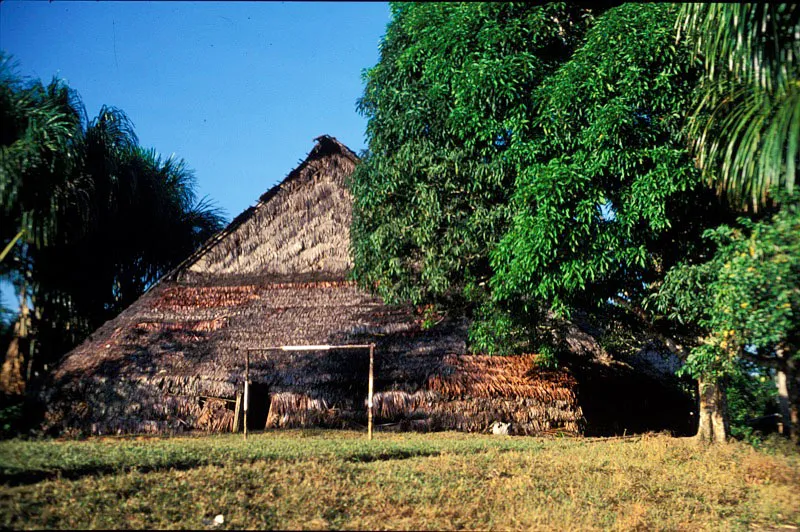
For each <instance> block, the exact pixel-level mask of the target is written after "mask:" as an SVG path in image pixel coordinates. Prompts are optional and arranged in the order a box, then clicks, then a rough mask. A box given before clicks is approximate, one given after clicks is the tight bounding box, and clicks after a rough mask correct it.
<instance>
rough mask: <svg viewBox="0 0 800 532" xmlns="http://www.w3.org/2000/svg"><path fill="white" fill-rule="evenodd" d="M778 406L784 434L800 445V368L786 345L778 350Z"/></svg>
mask: <svg viewBox="0 0 800 532" xmlns="http://www.w3.org/2000/svg"><path fill="white" fill-rule="evenodd" d="M776 352H777V355H778V369H777V386H778V406H779V408H780V412H781V417H782V418H783V433H784V434H788V435H789V437H790V438H791V440H792V441H793V442H794V443H796V444H800V371H798V370H799V369H800V368H798V367H797V366H798V364H797V361H796V360H793V359H792V353H791V352H789V350H788V349H787V348H786V346H785V345H782V346H780V347H779V348H778V349H777V350H776Z"/></svg>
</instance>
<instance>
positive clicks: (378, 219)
mask: <svg viewBox="0 0 800 532" xmlns="http://www.w3.org/2000/svg"><path fill="white" fill-rule="evenodd" d="M591 19H592V17H591V13H590V11H589V10H587V9H584V8H580V7H576V6H574V5H571V4H564V3H552V4H545V5H530V4H506V3H476V4H466V3H465V4H452V3H441V4H439V3H432V4H392V22H391V23H390V24H389V26H388V29H387V32H386V36H385V38H384V39H383V41H382V43H381V46H380V50H381V58H380V61H379V63H378V64H377V65H376V66H374V67H373V68H371V69H369V70H368V71H367V72H366V74H365V80H366V89H365V91H364V96H363V98H362V99H361V100H360V102H359V109H360V111H361V113H362V114H363V115H364V116H366V117H367V118H368V120H369V121H368V126H367V139H368V143H369V149H368V151H367V153H366V154H365V155H364V157H363V160H362V163H361V164H360V165H359V167H358V168H357V169H356V171H355V173H354V175H353V177H352V182H351V188H352V191H353V194H354V221H353V227H352V237H353V238H352V242H353V255H354V262H355V265H354V275H355V277H356V279H357V280H358V281H360V282H361V283H362V284H363V285H365V286H369V287H375V288H376V289H377V290H378V292H380V294H381V295H382V296H383V297H384V298H386V299H387V300H389V301H399V300H403V301H412V302H415V303H436V304H439V305H442V306H443V307H444V308H448V309H456V310H459V309H463V308H469V306H470V304H471V303H472V302H474V301H476V300H479V299H480V298H481V297H482V296H481V293H482V289H480V287H483V286H485V283H486V282H487V281H488V279H489V278H490V277H491V273H492V271H491V267H490V264H489V256H488V250H490V249H492V248H493V247H494V246H495V245H496V243H497V241H498V239H499V237H500V235H501V234H502V233H503V231H504V230H505V228H506V226H507V224H508V221H509V213H508V209H507V204H508V199H509V197H510V194H511V192H512V191H513V186H514V180H515V178H516V170H517V168H518V166H519V163H518V161H519V153H518V149H517V145H519V144H520V143H521V142H523V141H524V140H525V139H527V138H528V136H529V131H530V123H531V100H530V94H531V93H532V92H533V91H534V90H535V89H536V87H538V86H539V84H540V83H541V82H542V81H543V80H544V79H545V78H546V77H547V76H548V75H550V74H551V73H552V72H553V71H554V70H555V69H556V68H557V67H558V66H559V65H561V64H562V63H563V62H564V61H565V60H567V59H568V58H569V56H570V55H571V53H572V51H573V49H574V47H575V45H576V43H577V42H579V39H580V36H581V35H582V34H583V32H584V29H585V27H586V26H587V25H588V24H589V23H590V22H591Z"/></svg>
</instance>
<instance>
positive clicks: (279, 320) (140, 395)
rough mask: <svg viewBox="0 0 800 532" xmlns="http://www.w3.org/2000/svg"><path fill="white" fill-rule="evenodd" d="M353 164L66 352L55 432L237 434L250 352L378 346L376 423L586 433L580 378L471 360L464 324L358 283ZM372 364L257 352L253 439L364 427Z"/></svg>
mask: <svg viewBox="0 0 800 532" xmlns="http://www.w3.org/2000/svg"><path fill="white" fill-rule="evenodd" d="M357 162H358V158H357V157H356V155H355V154H354V153H353V152H352V151H350V150H349V149H348V148H347V147H346V146H344V145H342V144H341V143H339V142H338V141H337V140H336V139H334V138H332V137H329V136H321V137H319V138H317V139H316V145H315V146H314V148H313V149H312V150H311V152H310V153H309V155H308V157H307V158H306V159H305V160H304V161H302V162H301V163H300V165H299V166H298V167H297V168H296V169H294V170H293V171H292V172H291V173H290V174H289V175H288V176H287V177H286V178H285V179H284V180H283V181H282V182H281V183H280V184H278V185H276V186H275V187H273V188H272V189H270V190H269V191H267V192H266V193H265V194H263V195H262V196H261V198H260V199H259V201H258V203H257V204H256V205H255V206H253V207H250V208H249V209H247V210H246V211H244V212H243V213H242V214H240V215H239V216H237V217H236V218H235V219H234V220H233V221H232V222H231V223H230V224H229V225H228V226H227V227H226V228H225V229H224V230H223V231H221V232H220V233H219V234H217V235H215V236H214V237H212V238H211V239H210V240H209V241H208V242H207V243H206V244H205V245H204V246H203V247H202V248H201V249H199V250H198V251H197V252H195V253H194V254H193V255H191V256H190V257H188V258H187V259H186V260H185V261H184V262H183V263H182V264H180V265H179V266H178V267H177V268H176V269H175V270H173V271H172V272H171V273H170V274H168V275H166V276H165V277H164V278H162V279H161V280H160V281H159V282H158V283H157V284H156V285H154V286H153V287H152V288H151V289H150V290H149V291H148V292H147V293H145V294H144V295H143V296H142V297H141V298H139V300H137V301H136V302H135V303H134V304H133V305H131V306H130V307H129V308H128V309H126V310H124V311H123V312H122V313H120V314H119V315H118V316H117V317H116V318H114V319H112V320H110V321H108V322H107V323H105V324H104V325H103V326H102V327H100V328H99V329H98V330H97V331H96V332H94V333H93V334H92V335H91V336H90V337H89V338H88V339H87V340H86V341H85V342H84V343H83V344H81V345H80V346H78V347H77V348H75V349H74V350H73V351H72V352H70V353H69V354H68V355H67V356H66V357H65V358H64V359H63V362H62V363H61V364H60V365H59V367H58V368H57V369H56V371H55V372H54V375H53V382H52V385H51V386H50V387H49V388H48V391H47V392H46V396H45V402H46V404H47V412H46V420H45V426H46V427H49V428H51V429H52V430H53V431H62V432H63V431H67V432H70V431H73V432H83V433H94V434H109V433H163V432H173V431H181V430H186V429H201V430H210V431H230V430H232V429H233V428H234V425H235V424H238V422H237V423H235V421H234V417H235V416H234V414H235V403H236V401H237V397H240V394H241V391H242V389H243V381H244V370H245V368H244V366H245V351H246V350H247V349H260V348H264V347H267V346H280V345H320V344H335V345H341V344H365V343H373V342H374V343H375V344H376V365H375V392H376V393H375V401H374V403H375V407H374V415H375V420H376V423H377V424H378V426H381V425H384V426H387V427H388V426H392V427H397V428H401V429H402V428H408V429H421V430H436V429H456V430H464V431H488V430H489V427H490V426H491V424H492V423H493V422H495V421H503V422H511V423H512V429H511V430H512V433H516V434H540V433H544V432H552V431H560V432H564V433H569V434H579V433H581V431H582V429H583V419H584V418H583V411H582V409H581V407H580V406H579V405H578V398H577V395H576V379H575V377H574V376H573V374H572V373H570V372H569V371H565V370H544V369H541V368H539V367H538V366H537V364H536V360H535V357H534V356H532V355H531V356H518V357H487V356H478V355H467V354H466V329H467V323H466V322H465V321H463V320H445V321H443V322H441V323H439V324H438V325H436V326H435V327H434V328H432V329H427V330H426V329H424V328H423V327H422V321H423V320H422V317H421V316H420V315H419V314H418V313H417V312H415V309H414V308H411V307H404V306H388V305H386V304H384V302H383V301H382V300H380V299H379V298H377V297H375V296H373V295H371V294H369V293H367V292H365V291H363V290H361V289H360V288H358V287H357V286H355V284H354V283H353V282H352V281H350V280H348V273H349V271H350V268H351V258H350V254H349V251H350V241H349V227H350V220H351V212H352V201H351V196H350V194H349V192H348V190H347V188H346V186H345V180H346V178H347V177H348V176H349V174H350V173H351V172H352V171H353V169H354V167H355V165H356V163H357ZM367 374H368V356H367V353H366V352H359V351H357V350H332V351H304V352H283V351H270V352H262V351H254V352H252V353H251V364H250V376H251V382H252V383H253V384H252V386H251V388H250V409H249V413H248V428H250V429H255V430H258V429H264V428H265V427H266V428H269V427H298V426H325V427H358V426H363V425H364V424H365V423H366V405H365V398H366V392H367Z"/></svg>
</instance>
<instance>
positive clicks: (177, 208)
mask: <svg viewBox="0 0 800 532" xmlns="http://www.w3.org/2000/svg"><path fill="white" fill-rule="evenodd" d="M7 64H8V63H6V65H7ZM2 80H3V83H2V87H0V113H2V114H3V116H5V117H9V118H10V119H9V120H8V121H3V127H2V128H0V129H2V133H1V134H2V139H3V144H2V146H0V149H2V152H0V155H2V158H1V159H0V170H1V171H2V176H0V177H2V179H1V180H0V219H1V220H2V224H0V227H2V229H0V231H2V237H3V243H4V244H6V247H7V248H9V254H8V256H7V257H6V259H4V260H3V262H2V265H1V266H0V267H2V272H1V273H2V274H3V275H4V276H5V277H6V278H7V279H10V280H11V281H13V282H14V283H15V285H16V286H17V289H18V291H19V292H20V294H21V297H20V314H19V318H18V320H17V324H16V325H15V331H16V334H15V337H14V339H13V340H12V342H11V345H10V346H9V348H8V352H7V356H6V364H5V365H4V371H3V386H4V388H5V389H6V390H9V391H18V392H19V391H21V390H22V388H23V387H24V384H25V381H26V380H28V379H29V378H30V376H31V374H33V373H35V372H37V371H41V370H44V369H45V367H46V365H47V364H51V363H53V362H55V361H57V360H58V358H59V357H60V356H61V355H62V354H63V353H64V352H65V351H66V350H68V349H69V348H70V347H72V346H73V345H75V343H77V342H78V341H80V340H81V339H82V338H83V337H84V336H85V335H86V334H88V333H89V332H91V330H93V329H94V328H96V327H97V326H99V325H100V324H102V323H103V321H105V320H107V319H109V318H111V317H113V316H114V315H115V314H116V313H118V312H119V311H120V310H122V309H123V308H124V307H126V306H127V305H129V304H130V303H131V302H132V301H133V300H135V299H136V298H137V297H138V296H139V295H141V293H142V292H143V291H144V290H145V289H146V288H147V287H148V286H149V285H151V284H152V283H153V282H155V280H156V279H158V277H160V276H161V275H162V274H163V273H165V272H166V271H167V270H168V269H170V268H171V267H173V266H174V265H175V264H177V263H178V262H179V261H180V260H182V259H183V258H184V257H185V256H186V255H188V254H189V253H191V251H192V250H193V249H195V248H196V247H197V246H198V245H200V244H201V243H202V242H203V241H205V240H206V239H207V238H208V237H209V236H210V235H211V234H212V233H213V232H215V231H217V230H218V229H219V228H221V226H222V223H223V219H222V216H221V215H220V213H219V212H218V211H217V210H216V209H215V208H213V206H212V205H210V204H209V203H208V202H207V201H205V200H201V201H198V200H197V198H196V196H195V193H194V186H195V181H194V176H193V174H192V172H191V171H190V170H189V169H188V168H187V167H186V164H185V163H184V162H183V161H182V160H178V159H175V158H169V159H166V160H162V159H161V158H160V157H159V156H158V155H157V154H156V153H155V152H154V151H152V150H145V149H143V148H141V147H140V146H139V143H138V139H137V138H136V135H135V133H134V131H133V126H132V124H131V122H130V121H129V120H128V118H127V117H126V116H125V114H124V113H123V112H122V111H120V110H118V109H115V108H111V107H103V108H102V109H101V110H100V113H99V114H98V116H97V117H96V118H94V119H93V120H91V121H90V120H88V119H87V118H86V113H85V111H84V110H83V106H82V104H81V103H80V99H79V98H78V96H77V94H76V93H74V91H71V90H70V89H69V87H67V86H66V85H65V84H64V83H63V82H61V81H59V80H54V81H53V82H52V83H50V84H49V85H47V86H44V85H43V84H42V83H41V82H39V81H33V82H25V81H24V80H20V79H19V78H18V77H16V76H15V75H14V73H13V71H11V70H10V69H8V68H6V69H5V70H4V71H3V76H2ZM14 240H17V243H16V244H13V245H10V247H9V244H11V242H13V241H14ZM34 355H35V356H34Z"/></svg>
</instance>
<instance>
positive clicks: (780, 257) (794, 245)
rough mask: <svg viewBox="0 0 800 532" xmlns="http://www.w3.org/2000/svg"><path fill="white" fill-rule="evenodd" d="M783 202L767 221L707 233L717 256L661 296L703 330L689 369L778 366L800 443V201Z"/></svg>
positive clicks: (677, 275) (664, 304)
mask: <svg viewBox="0 0 800 532" xmlns="http://www.w3.org/2000/svg"><path fill="white" fill-rule="evenodd" d="M785 200H789V201H785V203H786V204H785V205H784V207H783V208H781V209H780V210H779V211H778V212H777V213H775V214H773V215H772V216H770V217H768V218H766V219H764V220H760V221H758V222H754V221H752V220H750V219H747V218H742V219H740V220H739V222H738V224H735V225H721V226H720V227H717V228H715V229H711V230H709V231H707V232H706V235H705V236H706V238H707V239H709V240H711V241H712V242H713V244H714V247H716V248H717V251H716V253H715V254H714V255H713V257H712V258H711V259H710V260H708V261H705V262H700V263H695V264H692V263H685V264H681V265H679V266H676V267H675V268H673V269H672V270H670V272H669V274H668V276H667V278H666V281H665V283H664V285H663V286H662V288H661V290H660V293H659V295H658V299H657V300H658V303H659V305H660V307H661V309H662V310H663V311H664V312H667V313H669V315H670V317H671V318H673V319H677V320H680V321H683V322H687V323H692V324H694V326H695V327H697V328H698V329H699V332H700V334H701V338H702V339H701V341H700V342H699V343H698V344H697V345H696V346H694V347H693V348H692V349H691V352H690V354H689V356H688V359H687V365H686V367H685V370H686V371H687V372H690V373H693V374H695V375H708V376H712V377H716V378H725V377H728V376H730V375H732V374H735V373H736V371H737V365H738V364H739V362H740V361H741V360H747V361H751V362H755V363H757V364H759V365H760V366H762V367H768V368H772V369H773V370H775V371H777V379H778V382H777V384H778V389H779V402H780V407H781V410H782V414H783V416H784V422H785V424H786V426H787V427H788V428H789V430H790V433H791V436H792V439H793V440H794V441H795V442H796V443H800V430H799V429H798V427H800V320H798V318H797V317H798V315H800V238H798V235H800V203H798V202H797V200H796V199H794V198H785ZM792 200H794V201H792Z"/></svg>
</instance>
